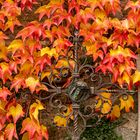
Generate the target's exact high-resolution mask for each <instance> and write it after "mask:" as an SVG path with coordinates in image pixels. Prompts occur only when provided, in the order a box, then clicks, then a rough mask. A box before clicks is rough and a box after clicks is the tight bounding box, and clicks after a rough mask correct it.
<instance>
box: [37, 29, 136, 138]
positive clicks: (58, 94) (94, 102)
mask: <svg viewBox="0 0 140 140" xmlns="http://www.w3.org/2000/svg"><path fill="white" fill-rule="evenodd" d="M69 40H70V41H71V42H72V43H73V44H74V46H73V47H72V48H71V47H70V48H69V49H68V52H67V55H66V56H63V57H60V58H59V59H58V61H59V60H62V59H65V60H66V61H67V63H68V65H67V66H63V67H61V68H57V73H55V72H53V70H52V71H51V73H50V75H49V76H48V77H47V81H45V82H44V81H43V82H42V83H43V84H44V85H46V86H47V87H48V91H47V93H46V95H47V96H45V97H43V96H42V94H40V96H39V98H40V100H48V101H49V105H50V107H51V108H53V109H57V113H56V112H54V114H55V115H59V116H61V117H63V118H65V119H66V122H67V123H66V126H67V129H68V132H69V134H70V135H71V137H72V140H79V138H80V136H81V134H82V132H83V131H84V130H85V128H86V127H95V126H96V125H97V124H98V123H99V122H100V119H101V117H100V116H101V115H102V116H103V115H104V116H105V115H107V114H110V112H111V111H112V109H113V104H116V103H117V102H118V99H119V98H120V97H122V99H123V100H127V99H128V96H129V94H133V93H134V91H131V90H127V88H126V87H124V88H122V87H120V86H118V85H117V84H113V83H112V82H111V75H110V74H107V75H103V74H101V73H96V72H95V67H94V66H93V65H90V64H88V63H87V58H85V57H84V58H85V59H84V61H83V62H82V63H80V62H79V55H80V54H79V53H78V52H79V51H78V50H79V49H81V50H82V51H83V48H82V46H81V42H82V40H83V37H82V36H78V31H76V32H75V33H74V36H70V37H69ZM69 52H70V55H69ZM84 53H85V52H84ZM71 60H72V61H73V62H74V65H73V66H72V65H71V62H70V61H71ZM50 69H51V68H50ZM104 81H105V82H104ZM64 83H67V85H66V84H64ZM106 93H109V97H106V96H105V94H106ZM70 105H72V110H71V111H70V112H69V113H65V112H68V110H69V106H70ZM105 105H106V106H108V108H109V109H108V110H107V111H106V110H104V106H105ZM98 109H99V110H100V111H98ZM93 117H95V118H98V119H97V121H96V122H95V123H94V124H92V125H90V124H88V123H87V121H88V120H89V119H91V118H93Z"/></svg>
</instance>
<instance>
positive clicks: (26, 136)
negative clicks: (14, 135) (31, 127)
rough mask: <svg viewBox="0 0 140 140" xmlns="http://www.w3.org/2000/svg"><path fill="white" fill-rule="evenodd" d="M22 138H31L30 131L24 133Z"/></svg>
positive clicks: (26, 139)
mask: <svg viewBox="0 0 140 140" xmlns="http://www.w3.org/2000/svg"><path fill="white" fill-rule="evenodd" d="M22 140H30V139H29V134H28V132H26V133H24V134H23V136H22Z"/></svg>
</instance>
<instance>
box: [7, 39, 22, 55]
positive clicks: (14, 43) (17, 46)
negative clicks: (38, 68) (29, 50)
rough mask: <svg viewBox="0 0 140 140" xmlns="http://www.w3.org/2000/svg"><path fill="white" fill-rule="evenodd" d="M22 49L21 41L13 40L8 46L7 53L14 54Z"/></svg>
mask: <svg viewBox="0 0 140 140" xmlns="http://www.w3.org/2000/svg"><path fill="white" fill-rule="evenodd" d="M23 47H24V44H23V41H22V40H21V39H15V40H13V41H12V42H11V43H10V45H9V46H8V51H12V52H13V54H14V53H15V52H16V51H17V50H19V49H22V50H23Z"/></svg>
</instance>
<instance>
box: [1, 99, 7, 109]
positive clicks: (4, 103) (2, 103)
mask: <svg viewBox="0 0 140 140" xmlns="http://www.w3.org/2000/svg"><path fill="white" fill-rule="evenodd" d="M5 105H6V102H5V101H3V100H0V110H1V111H4V112H6V110H5Z"/></svg>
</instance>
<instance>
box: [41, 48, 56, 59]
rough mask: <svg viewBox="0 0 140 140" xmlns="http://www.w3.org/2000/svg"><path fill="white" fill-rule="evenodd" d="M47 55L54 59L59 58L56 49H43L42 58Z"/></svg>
mask: <svg viewBox="0 0 140 140" xmlns="http://www.w3.org/2000/svg"><path fill="white" fill-rule="evenodd" d="M45 54H47V55H48V56H50V57H52V56H54V57H56V58H57V57H58V53H57V52H56V49H55V48H51V49H50V48H49V47H45V48H42V49H41V56H43V55H45Z"/></svg>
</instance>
